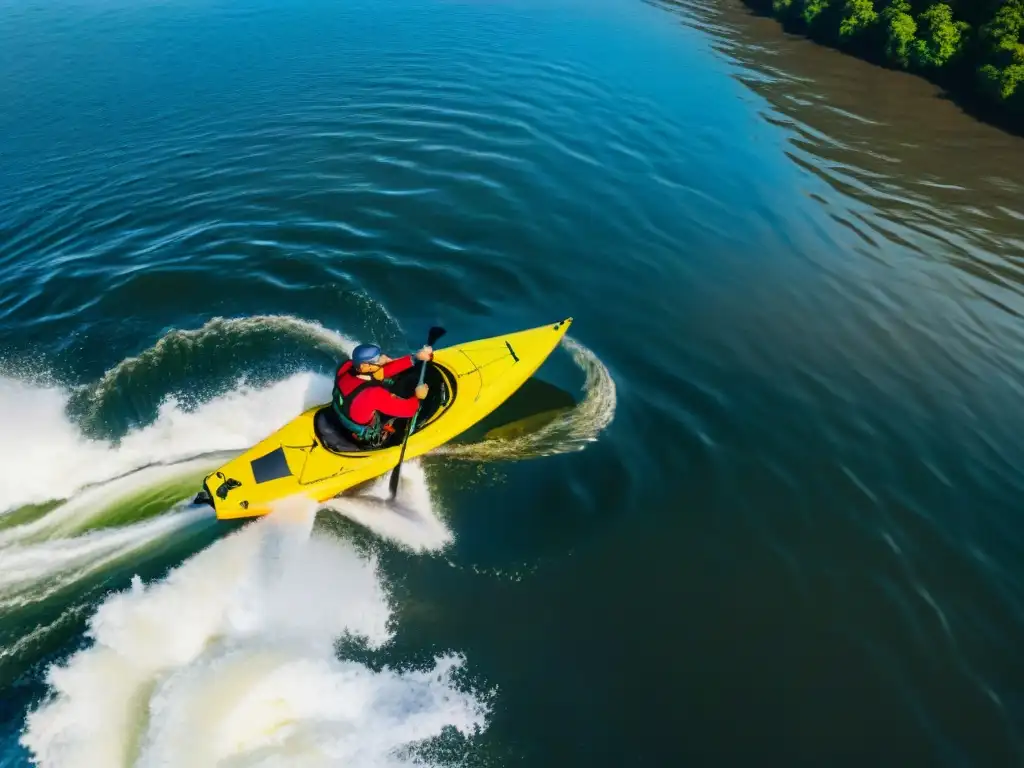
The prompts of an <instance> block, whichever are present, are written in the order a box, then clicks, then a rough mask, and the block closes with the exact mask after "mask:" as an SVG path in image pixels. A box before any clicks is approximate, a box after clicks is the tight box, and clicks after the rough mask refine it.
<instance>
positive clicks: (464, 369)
mask: <svg viewBox="0 0 1024 768" xmlns="http://www.w3.org/2000/svg"><path fill="white" fill-rule="evenodd" d="M571 324H572V318H571V317H570V318H566V319H565V320H560V321H559V322H557V323H554V324H551V325H542V326H540V327H538V328H531V329H529V330H526V331H518V332H516V333H510V334H506V335H504V336H494V337H493V338H489V339H480V340H478V341H471V342H468V343H466V344H459V345H457V346H454V347H448V348H445V349H438V350H435V351H434V359H433V360H432V361H431V362H429V363H427V370H426V383H427V384H428V385H430V393H429V395H428V396H427V398H426V399H425V400H424V401H423V403H422V405H421V407H420V412H419V415H418V417H417V421H416V430H415V432H414V433H413V434H412V435H411V436H410V437H409V441H408V444H407V446H406V450H405V458H406V459H411V458H414V457H416V456H420V455H422V454H424V453H427V452H428V451H431V450H433V449H434V448H437V447H438V446H439V445H442V444H444V443H446V442H448V441H449V440H451V439H453V438H454V437H456V436H457V435H459V434H461V433H462V432H464V431H466V430H467V429H469V428H470V427H472V426H473V425H474V424H476V423H477V422H478V421H480V420H481V419H482V418H483V417H484V416H486V415H487V414H489V413H491V412H492V411H493V410H494V409H495V408H497V407H498V406H499V405H501V404H502V403H503V402H504V401H505V400H507V399H508V397H509V396H510V395H512V393H514V392H515V391H516V390H517V389H519V388H520V387H521V386H522V385H523V384H524V383H525V382H526V380H527V379H529V378H530V376H532V375H533V373H534V372H535V371H536V370H537V369H538V368H540V366H541V364H542V363H543V362H544V361H545V360H546V359H547V358H548V356H549V355H550V354H551V353H552V352H553V351H554V349H555V347H556V346H558V343H559V342H560V341H561V340H562V337H563V336H564V335H565V332H566V331H567V330H568V329H569V326H570V325H571ZM419 366H420V364H419V363H417V364H416V365H415V366H414V367H413V368H412V369H411V370H410V371H407V372H405V373H403V374H401V375H400V377H404V379H405V380H404V381H400V380H397V378H396V382H395V385H394V386H393V390H394V391H396V392H399V393H401V394H406V395H408V394H411V387H414V386H415V384H416V381H417V379H418V376H419V373H418V371H419ZM403 390H408V391H403ZM330 409H331V405H330V403H325V404H323V405H318V406H315V407H313V408H310V409H309V410H308V411H306V412H304V413H302V414H301V415H299V416H297V417H296V418H295V419H293V420H292V421H290V422H288V423H287V424H285V425H284V426H283V427H281V429H279V430H278V431H276V432H274V433H273V434H272V435H270V436H269V437H267V438H265V439H264V440H262V441H261V442H259V443H258V444H256V445H254V446H253V447H252V448H250V449H249V450H247V451H246V452H245V453H243V454H242V455H241V456H238V457H236V458H234V459H232V460H231V461H229V462H228V463H227V464H225V465H224V466H222V467H220V469H218V470H217V471H215V472H213V473H211V474H210V475H208V476H207V477H206V479H205V480H204V481H203V490H202V492H200V493H199V494H198V495H197V496H196V498H195V501H196V503H205V504H209V505H210V506H212V507H213V509H214V511H215V512H216V513H217V517H218V518H220V519H222V520H227V519H233V518H241V517H258V516H260V515H265V514H267V513H269V512H270V511H271V505H272V504H273V502H275V501H277V500H278V499H283V498H285V497H290V496H296V495H301V496H305V497H307V498H310V499H313V500H315V501H319V502H323V501H327V500H328V499H332V498H334V497H335V496H337V495H339V494H340V493H342V492H343V491H345V490H347V489H349V488H352V487H354V486H356V485H359V484H361V483H364V482H366V481H368V480H372V479H374V478H376V477H380V476H381V475H384V474H386V473H388V472H390V471H391V470H392V469H394V467H395V466H396V465H397V464H398V457H399V453H400V451H401V442H402V438H403V437H404V434H405V429H406V425H407V423H408V420H406V419H398V420H396V421H395V427H396V430H395V436H394V439H393V441H391V444H385V445H384V446H383V447H381V448H378V449H374V450H359V449H358V448H356V446H354V445H353V444H351V443H350V442H348V440H347V439H346V437H345V436H344V435H343V434H341V432H340V431H339V430H338V429H337V428H336V427H335V426H334V425H336V424H337V422H336V420H334V419H332V418H329V415H330Z"/></svg>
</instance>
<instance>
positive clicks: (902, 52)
mask: <svg viewBox="0 0 1024 768" xmlns="http://www.w3.org/2000/svg"><path fill="white" fill-rule="evenodd" d="M882 19H883V21H884V22H885V26H886V30H887V33H888V38H887V41H886V45H885V52H886V54H887V55H888V56H889V59H890V60H891V61H893V62H896V63H897V64H899V65H900V66H903V67H907V66H908V65H909V64H910V51H911V49H912V48H913V46H914V40H915V35H916V34H917V22H916V21H914V17H913V16H911V15H910V3H908V2H907V0H893V2H892V3H890V4H889V7H888V8H886V9H885V10H884V11H882Z"/></svg>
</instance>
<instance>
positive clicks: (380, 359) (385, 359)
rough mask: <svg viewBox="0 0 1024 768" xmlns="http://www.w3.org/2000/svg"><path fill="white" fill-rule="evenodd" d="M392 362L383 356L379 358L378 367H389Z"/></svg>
mask: <svg viewBox="0 0 1024 768" xmlns="http://www.w3.org/2000/svg"><path fill="white" fill-rule="evenodd" d="M390 362H391V358H390V357H388V356H387V355H385V354H381V355H380V357H378V358H377V365H387V364H388V363H390Z"/></svg>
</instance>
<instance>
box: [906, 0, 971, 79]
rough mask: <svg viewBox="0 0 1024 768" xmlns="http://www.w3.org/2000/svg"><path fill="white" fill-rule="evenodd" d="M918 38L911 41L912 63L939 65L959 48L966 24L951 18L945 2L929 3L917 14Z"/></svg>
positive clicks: (954, 54)
mask: <svg viewBox="0 0 1024 768" xmlns="http://www.w3.org/2000/svg"><path fill="white" fill-rule="evenodd" d="M917 20H918V29H919V30H920V31H921V33H922V37H921V38H920V39H918V40H915V41H914V47H913V53H914V56H913V58H914V62H915V63H916V64H917V65H918V66H921V67H936V68H938V67H943V66H945V65H946V63H947V62H948V61H949V60H950V59H952V58H953V57H954V56H956V55H957V54H958V53H960V51H961V50H962V49H963V46H964V39H965V35H966V34H967V32H968V30H969V29H970V25H969V24H967V23H966V22H963V21H956V20H954V19H953V9H952V8H950V7H949V6H948V5H946V4H945V3H938V4H937V5H933V6H932V7H931V8H929V9H928V10H927V11H925V12H924V13H922V14H921V15H920V16H918V17H917Z"/></svg>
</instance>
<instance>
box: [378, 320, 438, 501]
mask: <svg viewBox="0 0 1024 768" xmlns="http://www.w3.org/2000/svg"><path fill="white" fill-rule="evenodd" d="M445 333H447V331H445V329H444V328H442V327H441V326H439V325H435V326H434V327H433V328H431V329H430V331H429V332H428V333H427V346H428V347H433V346H434V344H435V343H436V342H437V340H438V339H440V338H441V337H442V336H444V335H445ZM426 375H427V361H426V360H422V361H421V362H420V384H422V383H423V379H424V377H425V376H426ZM421 406H422V403H421V404H420V405H418V406H416V413H414V414H413V416H412V418H411V419H409V425H408V426H407V427H406V428H405V437H403V438H402V450H401V452H400V453H399V454H398V463H397V464H396V465H395V468H394V470H392V472H391V480H390V482H389V483H388V488H389V490H390V491H391V498H392V499H394V498H395V496H397V495H398V476H399V474H400V473H401V471H402V461H403V460H404V459H405V446H406V445H407V444H408V442H409V435H411V434H412V431H413V430H414V429H415V428H416V417H417V416H419V415H420V407H421Z"/></svg>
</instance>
